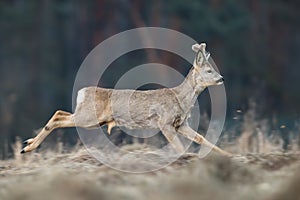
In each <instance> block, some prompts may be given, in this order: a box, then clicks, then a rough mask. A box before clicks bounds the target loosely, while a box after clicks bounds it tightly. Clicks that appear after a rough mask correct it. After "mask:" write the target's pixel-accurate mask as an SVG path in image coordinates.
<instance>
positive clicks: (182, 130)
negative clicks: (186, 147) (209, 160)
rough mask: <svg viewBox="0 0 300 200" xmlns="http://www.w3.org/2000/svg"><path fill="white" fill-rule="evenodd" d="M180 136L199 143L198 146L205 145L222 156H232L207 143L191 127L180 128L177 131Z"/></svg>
mask: <svg viewBox="0 0 300 200" xmlns="http://www.w3.org/2000/svg"><path fill="white" fill-rule="evenodd" d="M177 131H178V132H179V133H180V134H182V135H184V136H185V137H187V138H188V139H190V140H192V141H194V142H196V143H198V144H203V145H205V146H207V147H210V148H212V150H214V151H216V152H219V153H221V154H222V155H225V156H228V157H231V156H232V154H231V153H229V152H226V151H224V150H222V149H220V148H219V147H217V146H216V145H213V144H212V143H210V142H209V141H207V140H206V139H205V138H204V137H203V136H202V135H200V134H199V133H197V132H196V131H194V130H193V129H192V128H191V127H189V126H182V127H179V129H178V130H177Z"/></svg>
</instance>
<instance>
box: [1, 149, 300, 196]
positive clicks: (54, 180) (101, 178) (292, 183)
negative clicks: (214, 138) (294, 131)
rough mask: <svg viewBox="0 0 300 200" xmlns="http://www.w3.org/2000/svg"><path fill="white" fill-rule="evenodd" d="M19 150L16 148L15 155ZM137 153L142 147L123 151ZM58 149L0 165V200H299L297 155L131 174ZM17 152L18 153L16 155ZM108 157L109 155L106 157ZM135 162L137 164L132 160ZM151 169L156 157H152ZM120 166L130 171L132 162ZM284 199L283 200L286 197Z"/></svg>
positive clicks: (179, 164) (186, 158)
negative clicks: (124, 166) (125, 166)
mask: <svg viewBox="0 0 300 200" xmlns="http://www.w3.org/2000/svg"><path fill="white" fill-rule="evenodd" d="M18 148H20V145H19V144H16V145H15V151H18V150H19V149H18ZM124 148H126V149H127V150H128V149H131V150H134V149H138V150H139V151H141V150H142V149H144V148H145V146H144V145H137V144H136V145H132V146H125V147H124ZM58 151H60V152H62V150H61V147H60V148H57V150H55V151H49V150H48V151H42V152H40V153H34V152H33V153H30V154H25V155H24V156H23V155H22V156H19V154H16V158H15V159H11V160H6V161H0V177H1V179H0V199H1V200H5V199H7V200H18V199H20V200H21V199H22V200H29V199H30V200H35V199H36V200H40V199H45V200H48V199H58V200H60V199H74V200H77V199H78V200H80V199H92V200H93V199H139V200H140V199H158V200H159V199H164V200H169V199H170V200H171V199H172V200H177V199H178V200H179V199H195V200H196V199H197V200H199V199H212V200H213V199H246V200H247V199H268V200H269V199H270V200H271V199H274V200H275V199H287V198H288V197H290V199H297V198H298V199H299V197H300V192H299V190H297V187H298V186H299V183H300V171H299V170H298V169H299V160H300V154H299V153H273V154H247V155H245V156H235V157H234V158H230V159H229V158H224V157H219V156H218V155H214V154H210V155H209V156H208V157H206V158H205V159H199V158H198V156H197V154H186V155H183V156H181V157H180V158H179V159H178V160H177V161H175V162H174V163H172V164H171V165H169V166H168V167H165V168H163V169H161V170H158V171H155V172H151V173H145V174H130V173H124V172H119V171H116V170H113V169H110V168H109V167H106V166H105V165H103V164H101V163H100V162H98V161H97V160H96V159H95V158H94V157H92V156H91V155H90V154H88V152H87V151H86V150H85V149H83V148H81V147H77V148H76V149H73V150H72V151H71V152H69V153H59V152H58ZM18 152H19V151H18ZM108 156H109V154H108ZM135 159H137V160H138V159H139V158H135ZM149 159H153V160H152V161H153V162H152V164H153V165H155V164H156V163H157V162H158V161H157V157H155V156H153V157H151V158H149ZM119 164H120V165H124V164H126V165H127V167H128V168H130V167H131V168H135V167H136V166H135V162H131V161H130V160H124V161H123V160H122V158H120V163H119ZM287 195H288V196H287Z"/></svg>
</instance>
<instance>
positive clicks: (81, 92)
mask: <svg viewBox="0 0 300 200" xmlns="http://www.w3.org/2000/svg"><path fill="white" fill-rule="evenodd" d="M84 96H85V89H81V90H79V91H78V94H77V100H76V102H77V105H78V104H80V103H82V102H83V101H84Z"/></svg>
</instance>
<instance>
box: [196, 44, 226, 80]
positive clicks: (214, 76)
mask: <svg viewBox="0 0 300 200" xmlns="http://www.w3.org/2000/svg"><path fill="white" fill-rule="evenodd" d="M205 48H206V44H205V43H201V44H194V45H193V46H192V49H193V51H195V52H196V56H195V60H194V65H193V66H194V71H195V81H196V83H197V84H199V85H202V86H211V85H221V84H223V81H224V79H223V77H222V76H221V75H220V74H219V73H218V72H217V71H216V70H215V69H214V68H213V67H212V65H211V64H210V63H209V61H208V59H209V57H210V53H209V52H206V51H205Z"/></svg>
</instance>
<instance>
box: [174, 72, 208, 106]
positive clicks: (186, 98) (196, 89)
mask: <svg viewBox="0 0 300 200" xmlns="http://www.w3.org/2000/svg"><path fill="white" fill-rule="evenodd" d="M205 88H206V86H204V85H200V84H197V82H196V71H195V69H194V68H192V69H191V70H190V72H189V73H188V75H187V76H186V78H185V79H184V81H183V82H182V83H181V84H180V85H179V86H177V87H175V88H174V91H175V92H176V95H177V98H178V101H179V102H180V104H181V107H182V108H183V109H185V110H187V111H189V110H190V108H191V107H192V106H193V105H194V104H195V102H196V100H197V97H198V96H199V94H200V93H201V92H202V91H203V90H204V89H205Z"/></svg>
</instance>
